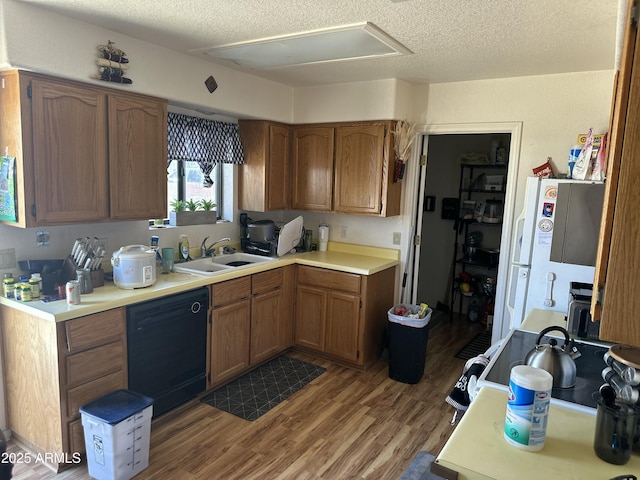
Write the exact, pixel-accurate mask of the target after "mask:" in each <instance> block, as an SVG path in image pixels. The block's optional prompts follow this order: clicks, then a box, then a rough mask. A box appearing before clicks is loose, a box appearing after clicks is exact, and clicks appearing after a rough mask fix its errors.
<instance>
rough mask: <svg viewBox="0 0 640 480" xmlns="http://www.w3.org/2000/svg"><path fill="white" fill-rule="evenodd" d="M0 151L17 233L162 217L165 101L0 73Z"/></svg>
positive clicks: (164, 180) (29, 76) (164, 187)
mask: <svg viewBox="0 0 640 480" xmlns="http://www.w3.org/2000/svg"><path fill="white" fill-rule="evenodd" d="M0 78H1V80H2V89H1V90H0V99H1V105H2V106H1V112H0V113H1V114H2V118H3V120H6V119H9V121H3V122H2V125H1V126H0V144H1V145H3V146H6V147H8V151H9V155H10V156H15V157H16V162H17V166H16V167H17V168H16V190H17V195H16V197H17V213H18V219H17V222H15V223H13V222H5V223H9V224H11V225H16V226H20V227H33V226H41V225H61V224H71V223H83V222H101V221H109V220H136V219H149V218H158V217H164V216H165V215H166V211H165V210H166V204H167V178H166V162H167V101H166V100H162V99H157V98H152V97H147V96H143V95H138V94H133V93H129V92H121V91H119V90H114V89H109V88H103V87H100V86H94V85H88V84H83V83H79V82H72V81H67V80H62V79H57V78H52V77H48V76H44V75H38V74H33V73H27V72H22V71H15V70H13V71H7V72H2V73H0Z"/></svg>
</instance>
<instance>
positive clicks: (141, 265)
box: [111, 245, 156, 290]
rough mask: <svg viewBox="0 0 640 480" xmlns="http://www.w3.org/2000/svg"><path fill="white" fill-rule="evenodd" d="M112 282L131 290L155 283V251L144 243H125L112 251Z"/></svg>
mask: <svg viewBox="0 0 640 480" xmlns="http://www.w3.org/2000/svg"><path fill="white" fill-rule="evenodd" d="M111 265H112V266H113V283H114V284H115V285H116V287H118V288H123V289H126V290H131V289H134V288H143V287H150V286H151V285H153V284H154V283H156V252H155V251H154V250H152V249H150V248H149V247H147V246H145V245H127V246H126V247H121V248H120V250H118V251H117V252H114V253H113V257H111Z"/></svg>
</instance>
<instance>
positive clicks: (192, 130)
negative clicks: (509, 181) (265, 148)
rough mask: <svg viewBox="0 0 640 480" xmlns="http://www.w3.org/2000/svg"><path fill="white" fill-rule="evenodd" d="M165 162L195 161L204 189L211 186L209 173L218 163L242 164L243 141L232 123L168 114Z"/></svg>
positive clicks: (236, 126)
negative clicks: (201, 176) (202, 176)
mask: <svg viewBox="0 0 640 480" xmlns="http://www.w3.org/2000/svg"><path fill="white" fill-rule="evenodd" d="M167 147H168V157H169V158H168V163H171V161H172V160H182V161H187V162H198V165H199V166H200V170H201V171H202V173H203V174H204V184H205V186H211V185H213V181H212V180H211V177H210V176H209V174H210V173H211V172H212V171H213V168H214V167H215V165H216V164H218V163H232V164H241V163H244V154H243V151H242V142H240V134H239V133H238V125H237V124H235V123H226V122H219V121H215V120H207V119H206V118H198V117H190V116H188V115H181V114H179V113H173V112H169V114H168V142H167Z"/></svg>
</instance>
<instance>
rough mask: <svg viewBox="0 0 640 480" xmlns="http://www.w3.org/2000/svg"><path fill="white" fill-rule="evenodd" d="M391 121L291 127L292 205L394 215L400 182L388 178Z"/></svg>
mask: <svg viewBox="0 0 640 480" xmlns="http://www.w3.org/2000/svg"><path fill="white" fill-rule="evenodd" d="M392 123H393V122H391V121H372V122H350V123H332V124H323V125H304V126H295V127H293V138H294V140H293V152H292V165H293V208H294V209H301V210H317V211H333V212H339V213H349V214H359V215H375V216H382V217H390V216H393V215H399V214H400V196H401V192H402V184H401V183H400V182H395V183H394V182H393V172H392V169H393V164H394V158H395V157H394V150H393V135H392V134H391V130H392Z"/></svg>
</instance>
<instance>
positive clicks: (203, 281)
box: [0, 242, 400, 322]
mask: <svg viewBox="0 0 640 480" xmlns="http://www.w3.org/2000/svg"><path fill="white" fill-rule="evenodd" d="M399 258H400V252H399V250H395V249H389V248H379V247H370V246H362V245H355V244H347V243H340V242H329V246H328V250H327V251H326V252H308V253H294V254H288V255H285V256H283V257H280V258H277V259H274V260H273V261H269V262H261V263H256V264H252V265H249V266H245V267H241V268H236V269H233V270H231V271H224V272H218V273H216V274H215V275H197V274H188V273H177V272H176V273H169V274H166V275H163V274H161V273H160V272H159V269H158V273H157V275H156V283H155V284H154V285H152V286H150V287H146V288H138V289H134V290H124V289H120V288H117V287H116V286H115V285H114V284H113V283H112V282H107V281H105V285H104V286H102V287H98V288H94V290H93V292H92V293H90V294H86V295H82V303H81V304H79V305H67V302H66V300H57V301H54V302H48V303H45V302H42V301H32V302H24V303H23V302H17V301H15V300H12V299H7V298H4V297H2V296H0V305H7V306H10V307H12V308H15V309H17V310H21V311H24V312H25V313H29V314H31V315H35V316H37V317H40V318H43V319H45V320H49V321H54V322H60V321H65V320H70V319H72V318H77V317H82V316H85V315H90V314H93V313H98V312H102V311H105V310H110V309H112V308H117V307H122V306H125V305H130V304H133V303H138V302H144V301H147V300H152V299H154V298H159V297H162V296H165V295H171V294H174V293H179V292H183V291H186V290H190V289H193V288H197V287H201V286H205V285H210V284H214V283H219V282H223V281H226V280H231V279H234V278H239V277H242V276H245V275H251V274H253V273H259V272H263V271H266V270H271V269H274V268H279V267H283V266H286V265H293V264H297V265H309V266H313V267H319V268H328V269H331V270H338V271H342V272H348V273H355V274H359V275H373V274H374V273H378V272H381V271H383V270H386V269H388V268H392V267H395V266H396V265H398V264H399V263H400V262H399ZM390 288H393V286H390Z"/></svg>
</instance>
